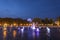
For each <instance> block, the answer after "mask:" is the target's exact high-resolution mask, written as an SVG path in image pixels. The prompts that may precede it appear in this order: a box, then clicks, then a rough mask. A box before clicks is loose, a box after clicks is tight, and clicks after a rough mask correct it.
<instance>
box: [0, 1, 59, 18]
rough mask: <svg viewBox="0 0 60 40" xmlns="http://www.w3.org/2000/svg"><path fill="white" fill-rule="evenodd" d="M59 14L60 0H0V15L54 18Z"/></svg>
mask: <svg viewBox="0 0 60 40" xmlns="http://www.w3.org/2000/svg"><path fill="white" fill-rule="evenodd" d="M57 16H60V0H22V1H21V0H0V17H14V18H15V17H21V18H29V17H31V18H33V17H40V18H45V17H49V18H55V17H57Z"/></svg>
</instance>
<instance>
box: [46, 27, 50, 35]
mask: <svg viewBox="0 0 60 40" xmlns="http://www.w3.org/2000/svg"><path fill="white" fill-rule="evenodd" d="M46 29H47V35H48V36H50V28H48V27H46Z"/></svg>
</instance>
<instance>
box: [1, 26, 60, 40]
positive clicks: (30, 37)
mask: <svg viewBox="0 0 60 40" xmlns="http://www.w3.org/2000/svg"><path fill="white" fill-rule="evenodd" d="M0 40H60V28H49V29H48V28H38V29H37V28H36V29H31V28H27V27H25V28H21V27H18V28H15V27H13V28H10V27H8V28H2V27H0Z"/></svg>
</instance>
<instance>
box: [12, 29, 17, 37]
mask: <svg viewBox="0 0 60 40" xmlns="http://www.w3.org/2000/svg"><path fill="white" fill-rule="evenodd" d="M16 34H17V33H16V30H14V31H13V37H14V38H15V37H16Z"/></svg>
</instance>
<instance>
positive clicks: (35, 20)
mask: <svg viewBox="0 0 60 40" xmlns="http://www.w3.org/2000/svg"><path fill="white" fill-rule="evenodd" d="M32 22H35V23H39V24H41V23H42V20H41V19H40V18H34V19H33V20H32Z"/></svg>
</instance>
